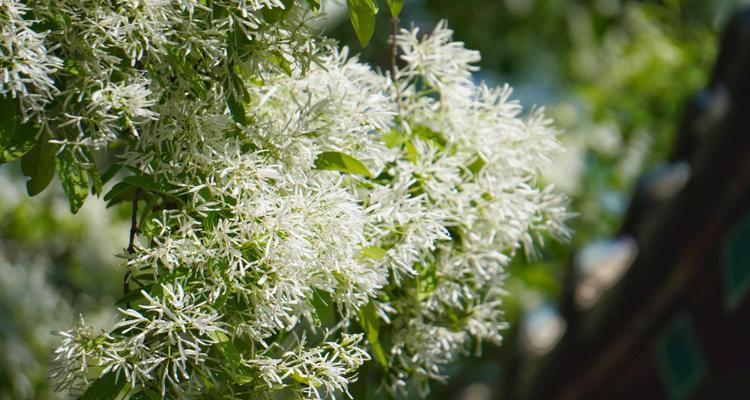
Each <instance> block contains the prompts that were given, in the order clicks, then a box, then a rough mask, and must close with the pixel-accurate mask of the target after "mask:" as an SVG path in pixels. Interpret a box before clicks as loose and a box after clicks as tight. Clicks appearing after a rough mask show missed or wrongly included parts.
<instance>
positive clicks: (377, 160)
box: [0, 0, 569, 399]
mask: <svg viewBox="0 0 750 400" xmlns="http://www.w3.org/2000/svg"><path fill="white" fill-rule="evenodd" d="M25 3H26V4H27V5H26V6H22V5H20V3H17V2H8V1H3V2H2V3H0V4H2V7H3V8H2V10H3V11H2V14H0V18H2V29H3V32H4V33H5V32H6V31H8V32H9V35H10V36H11V38H10V39H4V40H5V41H6V44H5V47H4V50H3V53H2V55H1V56H2V57H4V58H3V59H2V60H3V61H2V62H3V63H2V64H0V67H2V68H4V69H3V71H6V70H8V71H11V70H10V69H8V68H16V67H13V66H12V65H15V64H12V63H9V62H6V60H7V59H11V60H17V59H21V58H22V55H19V54H26V53H18V51H21V50H17V49H20V47H19V46H18V45H17V44H16V42H17V41H19V40H21V39H18V37H20V36H23V32H25V31H27V30H29V26H28V24H29V23H31V22H24V21H31V20H32V19H31V18H30V17H32V16H33V17H34V18H39V19H40V20H46V21H49V22H50V26H51V28H50V31H49V32H47V33H45V34H38V33H35V34H34V35H36V36H34V37H35V39H34V40H35V41H36V42H35V43H34V44H33V46H32V45H31V44H29V43H27V42H24V43H26V44H25V46H27V48H28V47H33V48H34V49H35V50H34V51H36V52H37V53H39V54H37V55H36V56H34V57H29V58H28V59H26V58H23V59H24V60H27V61H28V64H29V65H30V66H29V67H28V68H26V69H24V70H23V71H36V72H34V73H33V74H32V73H27V72H8V73H6V74H5V75H6V77H4V78H3V86H2V90H3V92H2V94H3V96H7V95H10V96H17V95H18V96H21V95H23V96H26V93H29V95H31V94H34V95H35V96H38V97H37V98H38V100H37V101H27V100H24V99H23V97H22V101H21V102H20V104H19V107H21V109H22V111H23V112H25V113H26V114H27V115H37V116H38V119H39V121H40V124H39V125H40V127H41V129H42V130H43V132H42V134H44V135H48V137H49V139H50V143H53V144H55V145H56V146H58V147H57V148H56V149H57V150H56V151H57V152H60V153H61V154H69V155H70V158H72V159H74V161H75V162H74V163H72V164H71V163H60V164H59V165H60V166H61V167H60V168H62V167H65V168H66V170H65V171H69V170H70V168H73V167H71V165H73V166H78V167H77V168H79V169H78V170H77V171H80V173H81V175H80V177H82V178H81V179H79V180H76V181H74V182H68V185H67V186H65V185H66V183H65V182H63V183H64V186H65V187H67V188H72V189H71V190H70V192H69V193H68V194H69V196H70V195H71V193H73V194H75V193H77V192H76V191H75V190H78V189H80V185H79V186H76V185H75V184H74V183H76V182H77V183H80V182H81V181H83V182H84V183H85V182H88V181H89V180H90V181H91V182H92V187H94V189H95V190H97V192H100V191H101V188H99V189H96V185H97V182H98V181H97V180H98V179H99V176H98V173H97V171H96V165H95V163H94V159H93V156H92V151H93V150H96V149H102V148H105V147H109V146H114V145H124V146H125V150H124V151H123V152H122V153H120V154H118V164H117V165H120V166H123V167H125V168H124V169H125V170H127V171H128V172H127V174H128V176H126V177H125V178H123V181H122V182H120V183H118V184H116V185H114V187H113V188H112V189H111V190H110V191H109V193H108V194H107V195H106V196H105V199H106V200H108V201H109V202H110V203H112V204H114V203H117V202H119V201H123V200H125V201H132V203H133V210H134V221H136V222H137V224H136V225H134V232H135V230H138V233H139V234H138V235H136V237H135V238H134V242H133V243H132V246H131V247H130V249H129V252H128V253H127V254H123V258H125V259H126V260H127V261H126V262H125V268H126V270H127V272H126V273H125V287H126V289H127V291H128V292H127V293H126V294H125V297H123V299H121V300H120V301H119V302H118V306H119V308H118V310H119V317H118V320H117V321H116V322H115V323H114V325H113V326H112V327H111V328H110V329H109V330H107V331H104V332H97V331H95V330H93V329H92V328H90V327H88V326H87V325H86V324H85V323H83V321H82V322H81V324H80V325H79V326H77V327H75V328H73V329H72V330H69V331H66V332H61V333H59V334H60V335H61V336H62V338H63V341H62V344H61V346H60V347H59V348H58V350H57V351H56V355H55V363H56V370H55V372H54V374H53V378H54V379H55V380H56V382H57V383H58V387H59V389H61V390H62V389H69V390H71V391H74V392H78V391H82V390H86V388H87V387H90V388H91V389H89V390H94V389H97V390H98V389H99V387H98V386H97V385H100V386H101V387H104V386H105V385H106V387H111V388H112V389H110V390H112V391H115V392H117V393H130V394H136V393H142V396H146V397H149V396H151V397H153V396H157V397H158V396H162V397H168V398H227V397H237V398H258V399H271V398H304V399H322V398H334V397H335V396H337V395H339V394H344V395H347V394H348V393H349V390H348V389H349V387H350V384H351V383H352V382H354V381H355V380H356V379H357V371H358V370H359V369H360V368H362V366H363V365H367V367H366V368H376V369H377V370H378V371H380V373H381V375H382V377H383V383H384V388H385V389H386V390H388V391H390V392H392V393H394V394H398V393H399V392H400V391H403V390H410V389H416V390H418V391H419V392H420V393H422V394H426V393H427V391H428V383H429V381H430V380H433V379H442V378H443V366H444V365H445V364H446V363H449V362H451V361H452V360H454V359H456V357H458V356H459V355H461V354H465V353H468V352H469V351H470V350H472V349H474V348H476V345H477V344H478V343H481V342H483V341H489V342H493V343H500V341H501V339H502V336H501V331H502V329H503V328H504V327H505V322H504V320H503V313H502V297H503V296H504V291H503V279H504V267H505V265H506V264H507V263H508V261H509V259H510V258H511V257H513V256H514V255H515V254H516V253H517V252H518V251H519V250H523V251H524V252H526V253H527V254H531V253H533V249H534V246H535V245H536V244H538V243H541V242H542V239H543V238H544V237H545V236H548V235H549V236H551V237H554V238H557V239H565V238H566V237H567V235H568V231H567V229H566V227H565V225H564V224H565V220H566V219H567V218H568V216H569V215H568V212H567V211H566V200H565V198H564V197H561V196H559V195H557V194H556V193H555V192H554V190H553V188H551V187H546V188H541V187H538V185H537V182H536V177H537V174H538V170H539V168H540V167H542V165H543V164H544V163H545V162H546V161H547V160H548V157H549V156H550V155H551V154H552V153H554V152H555V151H558V150H559V144H558V142H557V141H556V139H555V135H556V132H555V131H554V130H553V129H551V127H550V121H549V120H548V119H547V118H545V117H544V114H543V111H542V110H541V109H535V110H532V111H531V112H529V113H527V115H523V114H522V109H521V106H520V105H519V104H518V103H517V102H515V101H512V100H510V95H511V89H510V88H509V87H507V86H505V87H501V88H489V87H487V86H486V85H484V84H479V85H477V84H475V83H474V81H473V80H472V76H471V73H472V72H473V71H476V70H477V68H476V67H475V66H474V65H473V64H474V63H475V62H477V61H478V60H479V54H478V53H477V52H475V51H471V50H467V49H465V48H464V46H463V44H462V43H460V42H453V41H452V32H451V31H450V30H449V29H447V27H446V24H445V23H440V24H439V25H438V26H437V27H436V28H435V30H434V32H432V33H431V34H429V35H420V34H419V32H418V31H417V30H416V29H414V30H411V31H408V30H403V31H401V33H400V34H399V35H398V36H397V37H396V41H397V43H396V44H397V46H398V47H399V48H400V50H401V59H402V61H403V63H402V64H403V65H402V67H401V68H395V73H394V74H387V75H383V74H380V73H377V72H374V71H373V70H372V69H371V68H370V67H368V66H367V65H365V64H362V63H360V62H359V61H358V60H357V58H356V57H350V56H349V54H348V51H347V50H346V49H339V48H337V47H336V45H335V44H332V43H330V42H329V41H327V40H325V39H323V38H320V37H317V36H316V35H314V34H312V33H311V32H310V31H309V30H308V29H307V28H306V26H307V22H308V20H309V18H310V10H309V9H308V8H307V6H304V5H303V4H301V3H293V2H289V1H277V0H266V1H244V0H243V1H230V0H216V1H212V2H204V1H191V0H180V1H167V0H161V1H153V0H152V1H134V0H119V1H112V2H100V1H96V0H61V1H44V0H37V1H28V2H25ZM311 3H315V2H311ZM8 10H10V11H8ZM24 13H26V14H29V15H28V17H27V16H26V15H24ZM279 16H283V17H279ZM29 32H31V31H29ZM35 32H36V31H35ZM13 41H16V42H13ZM8 43H10V44H8ZM51 43H54V45H51ZM8 49H10V50H8ZM6 53H7V54H10V55H6ZM23 57H25V56H23ZM59 60H66V61H65V62H64V63H61V62H60V61H59ZM13 71H15V70H13ZM19 71H21V70H19ZM19 74H20V75H19ZM32 75H33V77H32ZM63 160H67V158H63ZM86 186H87V184H85V185H84V192H83V193H84V195H85V193H86V192H85V190H86Z"/></svg>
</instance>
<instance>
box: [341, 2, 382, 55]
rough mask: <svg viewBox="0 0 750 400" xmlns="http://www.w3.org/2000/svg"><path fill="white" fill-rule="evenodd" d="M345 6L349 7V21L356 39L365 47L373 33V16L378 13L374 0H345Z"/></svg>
mask: <svg viewBox="0 0 750 400" xmlns="http://www.w3.org/2000/svg"><path fill="white" fill-rule="evenodd" d="M346 4H347V5H348V6H349V19H351V21H352V27H354V32H356V33H357V39H359V43H361V44H362V47H365V46H367V43H369V42H370V39H371V38H372V34H373V33H375V15H377V13H378V7H377V6H376V5H375V0H346Z"/></svg>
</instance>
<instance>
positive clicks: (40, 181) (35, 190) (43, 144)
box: [21, 134, 57, 196]
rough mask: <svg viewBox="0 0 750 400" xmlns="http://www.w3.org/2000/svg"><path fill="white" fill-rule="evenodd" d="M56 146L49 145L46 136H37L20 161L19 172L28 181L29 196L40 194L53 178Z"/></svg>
mask: <svg viewBox="0 0 750 400" xmlns="http://www.w3.org/2000/svg"><path fill="white" fill-rule="evenodd" d="M55 153H57V145H56V144H53V143H50V142H49V138H48V137H47V135H46V134H42V135H40V136H39V140H38V142H37V144H36V146H34V148H33V149H32V150H31V151H30V152H28V153H26V155H24V156H23V158H22V159H21V172H23V174H24V175H25V176H28V177H29V178H30V179H29V180H28V181H27V182H26V191H27V192H29V196H36V195H37V194H39V193H41V192H42V191H43V190H44V189H45V188H47V186H49V183H50V182H52V178H54V177H55Z"/></svg>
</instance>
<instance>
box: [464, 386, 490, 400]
mask: <svg viewBox="0 0 750 400" xmlns="http://www.w3.org/2000/svg"><path fill="white" fill-rule="evenodd" d="M491 393H492V391H491V390H490V387H489V386H488V385H487V384H486V383H482V382H475V383H472V384H471V385H469V386H467V387H466V389H464V390H463V391H462V392H461V395H460V396H459V399H461V400H489V399H490V395H491Z"/></svg>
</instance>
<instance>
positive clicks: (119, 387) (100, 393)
mask: <svg viewBox="0 0 750 400" xmlns="http://www.w3.org/2000/svg"><path fill="white" fill-rule="evenodd" d="M129 389H130V388H129V386H128V385H127V381H126V380H125V379H124V378H122V377H121V378H120V379H117V376H116V375H115V373H114V372H108V373H106V374H104V375H103V376H101V377H100V378H99V379H97V380H96V381H95V382H94V383H93V384H92V385H91V386H89V388H88V389H87V390H86V392H84V393H83V395H81V397H79V398H78V400H124V399H125V398H126V397H127V395H128V391H129Z"/></svg>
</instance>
